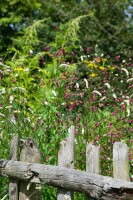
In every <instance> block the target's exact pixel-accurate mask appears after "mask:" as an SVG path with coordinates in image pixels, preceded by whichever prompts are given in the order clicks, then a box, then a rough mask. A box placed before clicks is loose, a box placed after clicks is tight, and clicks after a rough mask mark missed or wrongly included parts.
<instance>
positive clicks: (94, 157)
mask: <svg viewBox="0 0 133 200" xmlns="http://www.w3.org/2000/svg"><path fill="white" fill-rule="evenodd" d="M86 171H87V172H92V173H95V174H100V146H95V145H93V144H92V143H89V144H87V146H86Z"/></svg>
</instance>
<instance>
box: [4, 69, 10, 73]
mask: <svg viewBox="0 0 133 200" xmlns="http://www.w3.org/2000/svg"><path fill="white" fill-rule="evenodd" d="M6 72H11V70H10V69H6V70H4V71H3V73H4V74H5V73H6Z"/></svg>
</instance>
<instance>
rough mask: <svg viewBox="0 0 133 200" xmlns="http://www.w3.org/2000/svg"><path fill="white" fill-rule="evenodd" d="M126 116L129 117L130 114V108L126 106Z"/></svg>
mask: <svg viewBox="0 0 133 200" xmlns="http://www.w3.org/2000/svg"><path fill="white" fill-rule="evenodd" d="M127 116H128V117H129V116H130V109H129V108H127Z"/></svg>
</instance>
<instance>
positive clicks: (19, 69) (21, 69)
mask: <svg viewBox="0 0 133 200" xmlns="http://www.w3.org/2000/svg"><path fill="white" fill-rule="evenodd" d="M14 71H24V69H23V68H22V67H18V68H15V69H14Z"/></svg>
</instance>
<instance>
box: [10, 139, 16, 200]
mask: <svg viewBox="0 0 133 200" xmlns="http://www.w3.org/2000/svg"><path fill="white" fill-rule="evenodd" d="M10 159H11V160H13V161H17V160H18V135H16V136H13V138H12V141H11V147H10ZM9 200H18V181H17V180H13V179H10V182H9Z"/></svg>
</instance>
